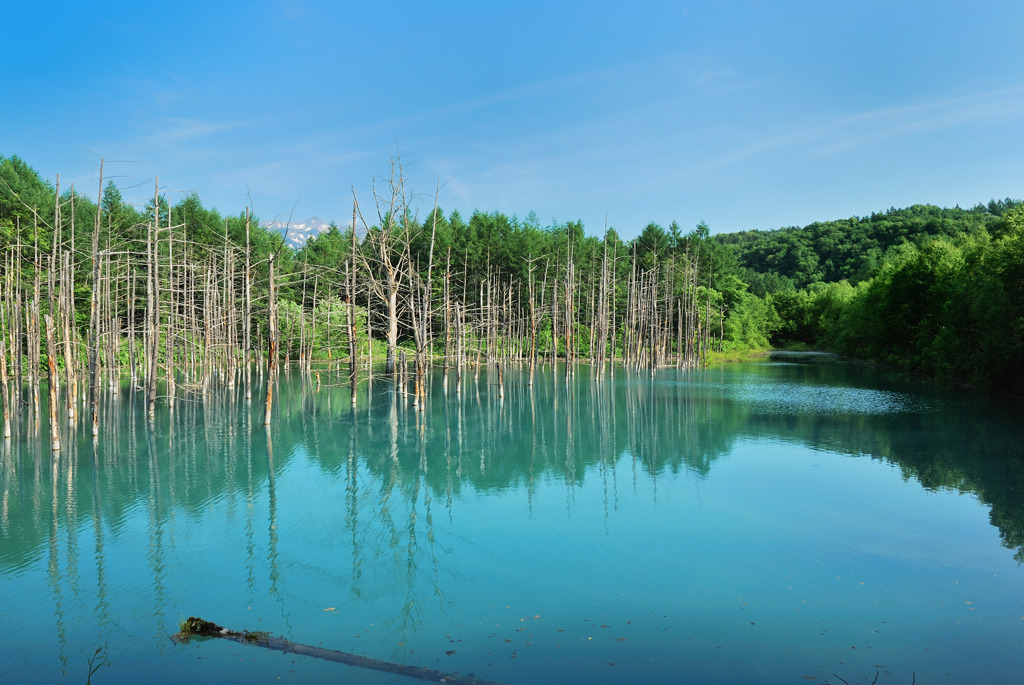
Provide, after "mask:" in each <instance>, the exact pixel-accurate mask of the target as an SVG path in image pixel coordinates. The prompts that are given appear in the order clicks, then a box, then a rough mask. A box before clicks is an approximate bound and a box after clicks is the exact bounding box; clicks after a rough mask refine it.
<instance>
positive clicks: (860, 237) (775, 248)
mask: <svg viewBox="0 0 1024 685" xmlns="http://www.w3.org/2000/svg"><path fill="white" fill-rule="evenodd" d="M1016 204H1017V203H1016V202H1014V201H1013V200H1010V199H1006V200H992V201H991V202H989V203H988V204H987V205H982V204H978V205H976V206H974V207H973V208H972V209H961V208H960V207H954V208H952V209H948V208H942V207H936V206H934V205H913V206H911V207H907V208H906V209H889V210H888V211H886V212H881V213H872V214H871V215H870V216H866V217H851V218H849V219H838V220H835V221H822V222H819V221H816V222H814V223H812V224H808V225H807V226H804V227H802V228H797V227H788V228H780V229H778V230H774V231H761V230H754V231H739V232H737V233H722V234H719V235H716V236H715V240H717V241H719V242H721V243H723V244H727V245H733V246H735V247H736V251H737V259H738V260H739V263H740V266H741V267H743V269H744V270H745V271H744V275H745V277H746V278H747V280H748V282H749V283H750V286H751V290H752V291H753V292H755V293H757V294H758V295H764V294H765V293H767V292H771V291H774V290H779V289H785V288H786V287H788V286H792V287H794V288H806V287H807V286H809V285H811V284H812V283H834V282H837V281H842V280H846V281H849V282H850V283H852V284H854V285H856V284H857V283H859V282H861V281H865V280H867V279H869V278H871V277H872V276H874V275H875V274H876V273H878V270H879V269H880V268H881V267H882V265H883V264H884V263H885V262H886V261H887V260H888V259H889V258H890V257H892V256H893V255H894V252H895V251H896V250H897V249H898V248H899V247H900V246H901V245H903V244H904V243H908V242H909V243H914V244H920V243H921V242H922V241H925V240H930V239H932V238H936V237H947V238H955V237H957V236H960V235H962V234H965V233H967V234H971V235H975V234H978V233H980V232H982V231H988V232H990V233H991V232H992V231H993V230H998V226H999V225H1000V222H1001V221H1002V219H1003V217H1004V215H1005V214H1006V213H1007V212H1008V211H1009V210H1011V209H1012V208H1013V207H1015V206H1016Z"/></svg>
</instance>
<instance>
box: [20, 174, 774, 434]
mask: <svg viewBox="0 0 1024 685" xmlns="http://www.w3.org/2000/svg"><path fill="white" fill-rule="evenodd" d="M99 177H100V181H99V184H98V187H97V188H96V189H94V190H93V191H92V192H93V195H92V197H93V198H95V200H93V199H90V197H88V196H87V195H86V194H84V193H83V192H82V191H81V189H75V188H68V187H65V188H62V187H61V186H60V182H59V179H56V180H55V183H54V184H50V183H49V182H48V181H46V180H44V179H42V178H40V176H39V174H38V173H37V172H36V171H35V170H34V169H32V168H31V167H30V166H28V165H27V164H26V163H25V162H24V161H22V160H21V159H19V158H17V157H8V158H3V157H0V254H2V261H0V277H2V278H3V280H4V289H3V292H2V295H0V340H2V342H3V345H2V347H0V357H2V359H3V362H4V363H3V364H0V369H2V370H3V371H4V373H5V374H7V375H8V376H9V377H12V382H13V386H14V387H15V388H17V389H19V390H18V392H17V393H16V394H17V395H18V398H21V397H22V394H21V393H23V392H24V393H27V395H26V397H27V398H28V399H22V401H23V402H26V403H28V404H29V405H30V406H32V407H33V409H34V411H35V412H37V413H38V412H39V401H40V400H39V398H40V393H39V383H40V380H41V379H42V378H43V377H44V376H46V377H47V378H48V380H49V383H50V385H51V387H59V383H60V382H61V381H62V380H63V382H64V383H65V385H66V387H67V388H68V392H67V393H66V394H65V400H64V401H65V404H66V410H67V412H68V414H69V415H74V413H75V411H76V407H79V411H80V410H81V405H84V404H85V399H84V397H85V394H86V391H87V392H88V395H89V402H88V403H89V405H91V406H92V407H96V406H97V400H96V393H97V392H98V390H97V389H98V388H99V387H100V386H101V385H102V383H104V382H106V383H109V384H114V383H117V382H119V380H120V379H121V378H122V376H127V377H129V378H131V379H132V381H133V382H136V383H138V385H139V386H140V387H143V388H145V390H146V394H147V396H148V398H149V408H150V413H151V414H152V412H153V411H154V407H155V405H156V403H157V400H158V399H160V400H161V401H162V402H164V403H166V404H167V405H169V406H170V407H171V408H173V406H174V402H175V393H176V392H177V391H179V389H180V388H181V387H182V386H183V385H184V386H188V387H190V388H194V389H198V390H203V391H205V390H206V389H208V388H209V387H211V386H212V385H215V384H218V383H223V384H227V385H232V384H234V383H235V382H244V383H245V387H246V395H247V396H249V395H250V394H251V384H252V378H251V373H252V369H253V367H254V366H256V364H255V361H256V360H262V362H263V364H262V365H261V366H258V368H260V369H262V368H266V370H267V372H268V373H271V374H272V373H273V372H274V367H275V364H276V362H277V360H278V359H280V360H282V361H283V362H285V363H292V362H296V363H298V364H299V365H300V366H301V367H302V368H304V369H306V370H311V369H312V365H313V362H314V360H316V361H322V362H326V363H328V364H334V365H336V366H337V367H340V365H341V361H342V360H347V362H348V369H349V378H350V380H351V383H352V386H353V398H354V397H355V391H354V388H355V384H356V382H357V376H358V375H359V370H360V369H363V372H362V373H363V374H364V375H369V374H371V373H373V371H374V369H375V364H376V363H379V362H383V366H384V371H385V372H386V373H389V374H392V373H396V374H402V378H403V380H404V379H406V378H409V379H414V380H410V384H411V385H414V387H415V390H414V395H415V396H416V397H417V398H418V399H423V398H422V394H423V392H424V390H423V388H424V387H425V386H424V384H423V383H422V378H423V373H424V371H425V367H426V366H427V365H428V364H434V365H439V366H442V367H443V368H444V370H445V377H446V379H447V377H448V374H449V372H452V373H453V374H454V376H455V382H456V384H458V383H460V382H461V379H462V374H463V371H464V370H465V369H469V368H471V369H474V370H475V371H474V373H476V372H478V369H479V367H480V365H481V364H492V365H498V368H499V370H500V367H501V365H502V364H505V363H509V362H522V363H526V364H528V365H529V367H530V370H531V372H532V370H533V369H534V367H535V365H536V364H538V363H542V362H553V361H556V360H557V361H559V362H565V366H564V368H565V373H573V372H574V370H575V368H576V367H575V365H576V362H577V361H580V360H588V361H591V362H593V363H594V365H595V367H598V368H603V366H604V364H605V363H606V362H610V361H612V360H615V361H618V362H622V363H625V364H626V365H629V366H631V367H633V368H637V369H640V368H643V369H650V370H652V371H653V369H655V368H657V367H659V366H663V365H668V364H673V365H677V366H679V367H694V366H698V365H702V364H706V363H707V360H708V356H709V354H712V353H714V352H718V351H723V350H729V349H735V348H749V347H752V346H762V347H763V346H766V345H767V342H768V335H769V334H770V332H771V331H770V326H769V324H768V323H767V322H769V321H771V320H773V319H772V317H771V316H768V314H769V313H770V310H768V309H766V307H765V300H763V299H761V298H757V297H755V296H753V295H751V294H750V293H748V292H747V289H746V287H745V285H744V284H743V282H742V281H741V280H740V278H739V276H738V273H739V265H738V263H737V262H736V260H735V258H734V256H733V252H732V250H731V249H730V248H728V247H725V246H722V245H720V244H718V243H716V242H715V241H713V240H711V239H710V231H709V230H708V228H707V226H705V225H703V224H702V225H700V226H698V227H697V228H696V229H695V230H693V231H691V232H688V233H686V234H684V233H683V232H682V231H681V230H680V229H679V228H678V226H676V225H674V224H673V225H672V226H671V227H670V228H669V230H664V229H662V228H661V227H659V226H657V225H654V224H651V225H650V226H648V227H647V228H646V229H645V230H644V231H643V233H642V234H641V235H640V236H639V237H638V238H637V239H636V240H633V241H624V240H622V239H621V238H620V237H619V236H618V234H617V232H616V231H615V230H614V229H608V230H607V231H606V232H605V234H604V235H603V236H601V237H594V236H588V235H586V234H585V232H584V229H583V226H582V225H581V224H580V223H578V222H568V223H564V224H555V225H550V226H546V227H542V226H540V224H539V222H537V221H536V218H535V217H534V216H533V215H532V214H531V215H529V216H527V218H526V219H525V220H520V219H518V218H516V217H510V216H506V215H504V214H501V213H486V212H479V211H478V212H474V213H473V215H472V216H471V217H469V218H468V219H463V217H462V216H461V215H460V214H459V213H458V212H452V213H449V214H446V213H445V212H444V211H443V210H442V209H441V208H440V207H437V206H436V203H435V205H434V206H433V207H432V208H430V210H429V211H427V212H426V213H425V214H420V213H418V211H417V209H416V208H415V207H413V206H412V204H411V203H410V201H409V197H410V195H409V194H408V192H407V189H406V186H405V180H404V178H403V175H402V168H401V161H400V160H395V161H394V163H393V165H392V173H391V174H390V176H388V177H387V178H381V179H375V182H374V184H373V189H374V191H373V193H372V194H371V195H370V196H369V197H357V196H353V205H352V222H351V224H350V225H349V226H346V227H345V228H344V229H341V228H338V227H337V226H332V228H331V230H330V231H328V232H326V233H324V234H322V235H320V236H318V237H316V238H314V239H312V240H310V241H309V242H308V243H307V244H306V245H305V246H304V247H303V248H302V249H300V250H295V251H293V250H291V249H289V248H288V247H287V246H286V244H285V241H284V239H283V237H282V236H281V235H279V234H277V233H271V232H268V231H266V230H264V229H262V228H261V227H260V225H259V221H258V219H257V218H256V217H255V216H252V215H251V213H250V212H249V211H243V212H240V213H238V214H236V215H231V216H224V215H221V214H220V213H219V212H217V211H216V210H214V209H209V208H206V207H204V206H203V204H202V202H201V200H200V198H199V197H198V196H197V195H195V194H189V195H186V196H185V197H183V198H182V199H181V200H180V201H178V202H177V203H175V204H171V203H170V202H169V201H168V199H167V197H166V195H165V194H163V193H161V191H160V188H159V185H158V181H155V182H154V192H153V195H152V199H151V200H150V201H149V202H148V203H147V204H146V205H145V206H143V207H135V206H132V205H130V204H128V203H126V202H125V201H124V199H123V197H122V195H121V193H120V191H119V189H118V187H117V186H116V184H114V183H112V182H109V181H107V182H104V180H103V166H102V162H101V164H100V170H99ZM406 356H408V357H409V362H411V366H412V367H413V369H412V370H411V371H410V372H409V374H408V376H406V375H404V372H405V370H406V369H407V367H408V366H409V365H410V363H408V362H406V359H405V358H406ZM364 362H365V364H363V363H364ZM360 365H361V366H360ZM357 366H358V368H357ZM499 378H500V373H499ZM0 380H2V381H3V382H4V383H5V387H7V386H6V383H7V381H6V380H5V379H0ZM158 383H159V388H160V390H159V392H160V397H159V398H158V397H157V392H158V391H157V388H158ZM270 387H271V384H269V383H268V384H267V389H268V396H267V406H268V421H269V411H270V409H269V408H270V406H271V402H272V397H271V395H270V394H269V393H270ZM456 387H458V386H456ZM3 395H4V397H5V398H7V397H8V393H3ZM55 396H56V393H50V397H51V401H56V400H54V399H53V398H54V397H55ZM57 412H58V408H57V407H55V406H51V407H50V414H51V416H55V415H56V413H57ZM95 413H96V412H95V409H94V410H93V420H94V426H95V425H96V417H95ZM53 420H55V419H53Z"/></svg>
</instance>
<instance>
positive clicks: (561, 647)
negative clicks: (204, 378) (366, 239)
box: [0, 357, 1024, 685]
mask: <svg viewBox="0 0 1024 685" xmlns="http://www.w3.org/2000/svg"><path fill="white" fill-rule="evenodd" d="M322 377H323V381H324V384H323V385H322V387H321V388H320V389H319V390H317V389H316V388H315V386H314V385H312V384H310V383H309V382H308V380H305V379H304V378H303V377H302V376H301V375H300V374H298V373H297V372H295V371H292V372H290V373H286V372H282V375H281V379H280V389H279V394H278V400H277V404H276V406H275V417H274V422H273V425H272V426H271V430H270V431H269V432H268V431H266V430H265V429H264V427H263V425H262V412H263V408H262V399H261V400H260V401H257V402H254V403H253V404H252V406H248V405H246V403H245V402H243V401H239V400H238V398H237V396H236V395H232V396H230V397H228V396H224V395H213V396H210V397H209V398H208V399H207V400H206V401H205V402H199V401H197V400H194V399H193V400H191V401H185V402H179V404H178V407H177V410H176V412H175V413H174V414H173V417H172V416H170V415H169V414H168V412H167V411H166V408H161V409H160V410H159V411H158V417H157V419H156V422H155V424H154V426H153V428H152V429H150V428H149V427H148V426H147V423H146V421H145V418H144V411H145V407H144V398H143V397H142V396H141V395H136V394H133V393H132V392H130V391H129V390H128V389H125V390H124V391H122V393H121V394H120V395H119V396H117V398H116V399H112V398H107V399H106V400H105V404H104V418H103V425H102V432H103V434H102V435H101V438H100V440H99V442H98V444H97V445H96V446H94V444H93V441H92V437H91V435H90V434H89V432H88V431H86V430H81V429H80V430H79V431H78V433H77V434H76V435H67V436H65V439H64V446H65V450H64V451H63V452H61V453H60V454H59V456H58V457H54V456H52V455H51V453H50V450H49V442H48V439H47V438H46V435H47V427H46V425H45V421H44V425H43V426H42V427H41V428H40V430H39V433H38V435H35V434H33V435H30V436H20V437H19V438H18V439H15V440H14V441H13V442H12V443H10V444H7V445H2V444H0V456H2V459H0V497H2V502H0V625H3V626H4V632H5V635H4V637H3V641H2V642H0V645H2V646H0V656H2V658H0V682H3V683H20V682H38V683H85V682H86V680H87V678H88V671H89V669H88V662H87V659H88V657H89V656H90V655H92V654H93V653H94V652H95V651H96V650H97V648H100V647H104V646H105V649H106V652H105V654H106V660H105V663H104V666H103V667H102V668H100V669H99V670H98V671H97V672H96V673H95V675H93V676H92V682H93V683H98V684H101V683H120V682H143V681H144V682H146V683H151V684H156V683H173V684H175V685H180V684H181V683H184V682H223V683H229V682H238V683H271V682H291V683H307V682H344V683H355V684H359V683H390V682H395V681H396V680H397V681H399V682H415V681H411V680H406V679H401V678H397V677H396V676H394V675H389V674H386V673H379V672H374V671H368V670H363V669H358V668H354V667H349V666H344V665H340V664H335V663H330V662H324V661H318V660H315V659H311V658H307V657H298V656H295V655H293V654H282V653H279V652H270V651H267V650H264V649H260V648H258V647H252V646H243V645H239V644H235V643H231V642H227V641H223V640H209V639H208V640H193V641H192V642H190V643H188V644H178V643H176V642H173V641H171V640H170V639H169V636H170V635H171V634H172V633H174V632H176V631H177V624H178V622H179V621H180V620H181V619H183V618H185V617H187V616H190V615H197V616H201V617H203V618H206V619H208V620H212V621H215V622H217V623H220V624H221V625H224V626H226V627H228V628H232V629H235V630H243V629H244V630H252V631H254V630H260V631H267V632H269V633H271V634H273V635H282V636H284V637H286V638H288V639H291V640H293V641H295V642H300V643H305V644H311V645H322V646H324V647H328V648H331V649H338V650H342V651H346V652H352V653H356V654H361V655H366V656H370V657H373V658H376V659H381V660H386V661H391V662H397V663H405V664H413V665H418V666H426V667H430V668H433V669H437V670H441V671H444V672H447V673H458V674H461V675H465V674H468V673H470V672H472V673H475V674H476V675H477V676H479V677H481V678H486V679H488V680H492V681H500V682H505V683H510V684H511V683H521V684H527V683H633V682H644V683H679V682H692V683H798V682H813V681H815V680H816V681H817V682H825V681H829V682H832V683H838V682H840V681H839V680H838V679H837V677H836V676H839V677H841V678H843V679H845V680H846V681H848V682H849V683H865V682H866V683H870V682H871V681H872V679H873V678H874V677H875V674H876V672H880V675H879V678H878V683H880V684H882V685H887V684H897V685H904V684H906V685H909V684H910V683H911V682H912V680H913V679H914V678H916V682H917V683H922V684H925V683H928V684H932V683H968V682H985V683H1019V682H1021V679H1022V677H1024V568H1022V566H1021V561H1022V560H1024V418H1022V417H1024V405H1022V403H1020V402H1018V401H1007V400H998V401H992V400H986V399H983V398H978V397H972V396H969V395H967V394H965V393H964V392H960V391H950V390H940V389H936V388H931V387H928V386H923V385H920V384H917V383H914V382H912V381H910V380H908V379H906V378H900V377H896V376H892V375H885V374H882V373H880V372H878V371H877V370H874V369H872V368H870V367H868V366H864V365H859V364H852V363H842V362H838V361H836V360H831V359H824V358H819V357H779V358H774V359H771V360H764V361H761V362H756V363H745V364H735V365H729V366H725V367H723V368H715V369H710V370H707V371H699V372H677V371H675V370H662V371H658V372H657V374H656V375H655V377H654V378H653V379H652V378H651V377H650V376H649V374H642V375H636V374H632V373H627V372H624V371H623V370H621V369H617V370H615V371H614V374H613V375H612V377H611V378H610V379H606V380H605V381H603V382H600V383H596V382H594V380H593V379H592V377H591V373H590V370H589V369H588V368H587V367H581V369H580V370H579V371H578V373H577V375H576V376H575V377H574V378H573V379H571V380H570V382H569V383H566V382H565V379H564V369H563V367H559V370H558V375H557V376H556V375H554V374H553V373H552V371H551V369H550V367H546V368H544V369H542V370H541V371H540V372H539V373H538V376H537V380H536V383H535V385H534V387H533V388H529V387H527V384H526V376H525V374H522V373H517V372H507V373H506V375H505V383H504V397H499V395H498V392H497V386H496V382H497V379H496V377H495V375H494V374H491V375H490V376H488V375H487V374H486V373H483V374H481V377H480V379H479V382H478V383H474V382H473V380H472V377H471V376H470V377H468V378H467V379H466V383H465V385H464V389H463V391H462V392H461V393H455V392H454V391H453V390H449V391H448V392H447V393H445V392H443V390H442V387H441V382H440V377H439V376H437V377H435V378H434V380H433V388H432V395H431V397H430V400H429V408H428V410H427V411H426V412H423V413H420V412H417V411H416V410H414V409H413V407H412V406H411V403H410V402H409V401H408V400H407V398H405V397H402V396H401V395H400V394H399V393H396V392H395V391H394V388H393V387H392V386H391V384H390V383H388V382H385V381H383V380H375V381H374V383H373V384H372V386H371V387H369V388H367V387H366V386H365V385H363V386H362V387H361V392H360V397H359V404H358V406H357V407H356V408H355V410H353V409H352V407H351V405H350V403H349V399H348V390H347V388H344V387H342V385H341V384H342V383H343V380H341V379H338V378H335V376H334V375H333V374H327V373H324V374H322ZM833 674H835V675H833Z"/></svg>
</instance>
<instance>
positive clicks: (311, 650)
mask: <svg viewBox="0 0 1024 685" xmlns="http://www.w3.org/2000/svg"><path fill="white" fill-rule="evenodd" d="M179 627H180V628H181V630H180V631H179V632H178V633H177V634H175V635H172V636H171V639H172V640H175V641H176V642H188V641H189V639H190V638H193V637H219V638H222V639H225V640H231V641H232V642H238V643H239V644H243V645H254V646H257V647H264V648H266V649H272V650H275V651H278V652H288V653H290V654H302V655H304V656H311V657H314V658H316V659H325V660H327V661H334V662H336V663H339V664H345V665H347V666H358V667H360V668H370V669H373V670H374V671H384V672H386V673H395V674H398V675H403V676H406V677H409V678H416V679H417V680H425V681H428V682H433V683H446V684H447V685H500V684H499V683H495V682H494V681H491V680H484V679H483V678H477V677H476V676H474V675H473V674H472V673H470V674H469V675H465V676H460V675H455V674H450V673H442V672H441V671H435V670H433V669H430V668H422V667H419V666H407V665H405V664H396V663H392V662H390V661H381V660H379V659H371V658H369V657H365V656H359V655H358V654H349V653H348V652H339V651H338V650H336V649H324V648H323V647H313V646H311V645H303V644H299V643H298V642H292V641H291V640H286V639H285V638H283V637H272V636H271V635H270V634H269V633H264V632H248V631H243V632H237V631H234V630H228V629H227V628H224V627H221V626H219V625H217V624H216V623H212V622H210V621H204V620H203V619H201V618H197V617H195V616H190V617H189V618H187V619H186V620H184V621H182V622H181V625H180V626H179Z"/></svg>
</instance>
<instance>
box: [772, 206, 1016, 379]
mask: <svg viewBox="0 0 1024 685" xmlns="http://www.w3.org/2000/svg"><path fill="white" fill-rule="evenodd" d="M768 297H769V299H770V300H771V302H772V304H773V306H774V307H775V308H776V310H777V311H778V312H779V314H780V316H781V318H782V319H783V320H784V321H785V324H784V326H783V327H781V328H780V329H779V331H778V332H777V335H778V336H779V337H780V338H782V337H788V338H789V339H790V340H798V341H803V342H805V343H807V344H808V345H812V346H816V347H826V348H829V349H834V350H837V351H840V352H844V353H846V354H849V355H852V356H855V357H859V358H863V359H871V360H876V361H880V362H883V363H886V364H889V365H892V366H897V367H902V368H909V369H912V370H915V371H918V372H921V373H924V374H926V375H928V376H931V377H934V378H938V379H941V380H944V381H950V382H956V383H969V384H972V385H976V386H980V387H984V388H990V389H993V390H996V391H1000V392H1010V393H1014V394H1021V393H1024V368H1022V365H1021V361H1022V360H1024V205H1019V204H1018V205H1016V206H1014V207H1013V208H1011V209H1010V210H1009V211H1007V212H1006V213H1005V215H1004V216H1002V217H1001V218H1000V219H999V221H997V222H994V223H993V224H992V225H991V229H988V228H982V229H980V230H978V231H975V232H970V233H968V232H965V233H961V234H959V235H956V236H952V237H947V236H938V237H932V238H928V239H925V240H922V241H920V242H919V243H912V242H907V243H903V244H902V245H900V246H899V247H898V248H896V249H895V250H893V252H892V253H891V254H890V256H889V257H888V259H886V261H885V262H884V263H883V265H882V266H881V268H880V269H879V271H878V272H877V273H876V274H875V275H874V276H873V277H872V278H869V279H868V280H865V281H861V282H860V283H858V284H857V285H856V286H854V285H851V284H850V283H849V282H848V281H845V280H843V281H839V282H836V283H816V284H812V285H810V286H808V287H807V288H806V289H803V290H800V291H779V292H776V293H774V294H771V295H769V296H768Z"/></svg>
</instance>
